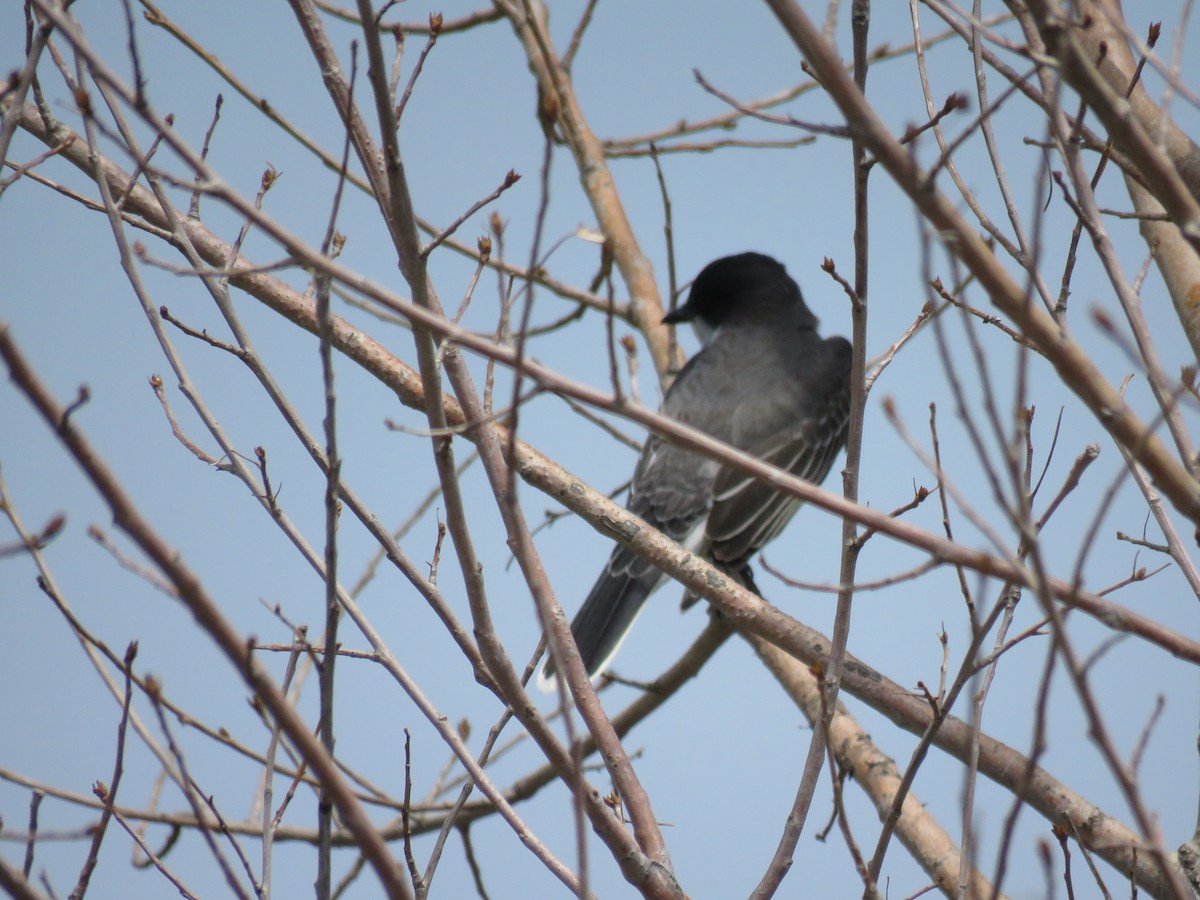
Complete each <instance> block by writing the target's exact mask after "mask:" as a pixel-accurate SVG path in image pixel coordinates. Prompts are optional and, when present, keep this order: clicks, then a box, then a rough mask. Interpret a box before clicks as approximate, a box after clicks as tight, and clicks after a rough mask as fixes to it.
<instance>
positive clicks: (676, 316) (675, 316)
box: [662, 303, 692, 325]
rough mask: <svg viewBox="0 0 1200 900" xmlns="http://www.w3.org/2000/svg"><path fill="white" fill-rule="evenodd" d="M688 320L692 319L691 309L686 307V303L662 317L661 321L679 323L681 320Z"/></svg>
mask: <svg viewBox="0 0 1200 900" xmlns="http://www.w3.org/2000/svg"><path fill="white" fill-rule="evenodd" d="M690 321H692V311H691V310H690V309H688V305H687V304H686V303H685V304H683V306H680V307H677V308H676V309H675V310H673V311H672V312H669V313H667V314H666V315H665V316H663V317H662V323H663V324H664V325H679V324H681V323H683V322H690Z"/></svg>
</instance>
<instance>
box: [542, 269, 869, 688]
mask: <svg viewBox="0 0 1200 900" xmlns="http://www.w3.org/2000/svg"><path fill="white" fill-rule="evenodd" d="M663 322H665V323H668V324H677V323H680V322H691V323H692V326H693V328H694V329H695V331H696V334H697V336H698V337H699V339H700V341H701V343H702V344H703V345H704V346H703V348H702V349H701V350H700V352H698V353H697V354H696V355H695V356H693V357H692V358H691V360H689V361H688V363H687V365H685V366H684V367H683V369H682V370H681V371H680V372H679V375H678V377H676V379H675V383H674V384H673V385H671V388H670V390H668V391H667V395H666V397H665V398H664V399H663V405H662V412H663V414H664V415H666V416H670V417H671V418H673V419H676V420H678V421H680V422H684V423H686V424H687V425H691V426H692V427H694V428H697V429H699V430H700V431H704V432H707V433H708V434H710V435H712V436H713V437H715V438H719V439H720V440H723V441H726V442H728V443H730V444H732V445H733V446H735V447H737V448H739V449H741V450H744V451H746V452H747V453H750V454H752V455H754V456H757V457H758V458H760V459H762V460H764V461H766V462H769V463H773V464H774V465H776V466H779V467H780V468H782V469H786V470H787V471H789V472H791V473H793V474H794V475H798V476H799V477H801V478H804V479H806V480H808V481H811V482H813V483H815V484H819V483H820V482H821V481H822V480H824V478H825V475H826V474H827V473H828V472H829V468H830V466H831V465H832V464H833V458H834V457H835V456H836V455H837V453H838V451H839V450H841V448H842V447H843V446H844V445H845V443H846V425H847V419H848V418H849V411H850V343H849V342H848V341H847V340H846V339H845V338H840V337H832V338H826V339H824V340H823V339H822V338H821V337H820V335H818V334H817V317H816V316H814V315H813V314H812V312H811V311H810V310H809V308H808V307H807V306H805V305H804V298H803V297H802V296H801V295H800V288H799V287H797V285H796V282H794V281H793V280H792V279H791V278H790V277H789V276H788V273H787V270H786V269H784V267H783V266H782V265H781V264H780V263H779V262H777V261H775V260H774V259H772V258H771V257H769V256H764V255H763V254H761V253H741V254H738V255H737V256H726V257H724V258H722V259H718V260H717V261H715V262H713V263H710V264H709V265H707V266H705V267H704V270H703V271H701V273H700V274H699V275H698V276H697V277H696V280H695V281H694V282H693V283H692V289H691V292H690V293H689V294H688V299H687V302H686V303H684V304H683V306H681V307H679V308H678V309H676V310H675V311H674V312H672V313H669V314H668V315H667V316H665V317H664V318H663ZM799 505H800V501H799V500H797V499H796V498H795V497H792V496H789V495H786V494H781V493H777V492H776V491H775V489H774V488H772V487H771V486H770V485H768V484H765V483H763V482H761V481H759V480H757V479H755V478H753V477H752V476H749V475H746V474H745V473H743V472H741V471H739V470H737V469H733V468H729V467H726V466H723V465H721V464H720V463H718V462H714V461H713V460H711V459H708V458H706V457H704V456H700V455H699V454H696V453H693V452H691V451H688V450H684V449H682V448H679V447H676V446H673V445H672V444H669V443H667V442H666V441H665V440H663V439H662V438H660V437H658V436H656V435H653V434H652V435H650V436H649V438H648V439H647V440H646V443H645V446H644V447H643V449H642V454H641V457H640V458H639V459H638V464H637V469H636V470H635V471H634V473H633V482H632V484H631V487H630V498H629V507H628V508H629V511H630V512H632V513H636V514H637V515H638V516H640V517H641V518H642V519H644V520H645V521H646V522H647V523H648V524H650V525H651V526H653V527H654V528H657V529H658V530H659V531H661V532H662V533H663V534H665V535H667V536H668V537H670V538H672V539H674V540H675V541H678V542H679V543H680V544H682V545H683V546H684V547H686V548H688V549H689V550H691V551H692V552H693V553H696V554H697V555H702V556H704V557H705V558H707V559H709V560H710V561H712V562H713V563H715V564H716V565H717V566H719V567H720V568H721V569H723V570H724V571H727V572H729V573H730V574H731V575H733V576H734V577H736V578H738V579H739V580H740V581H741V582H742V583H743V584H745V585H746V586H747V587H748V588H750V589H752V590H754V589H755V588H754V580H753V574H752V573H751V570H750V566H749V562H750V558H751V557H752V556H753V555H754V554H755V553H756V552H757V551H758V550H759V548H761V547H762V546H763V545H764V544H766V543H767V541H769V540H771V539H772V538H774V537H775V536H776V535H777V534H779V532H780V531H782V530H783V527H784V526H785V525H786V524H787V522H788V520H789V519H791V517H792V515H793V514H794V513H795V512H796V509H797V507H798V506H799ZM666 580H667V576H666V575H664V574H663V573H662V572H660V571H659V570H658V569H657V568H655V567H654V565H652V564H651V563H648V562H646V561H645V560H643V559H640V558H639V557H638V556H636V555H635V554H634V553H633V552H632V551H631V550H627V549H626V548H625V547H622V546H618V547H617V548H616V549H614V550H613V553H612V556H611V557H609V560H608V565H606V566H605V567H604V571H603V572H601V573H600V578H599V580H597V581H596V585H595V587H593V588H592V592H591V593H590V594H588V597H587V600H585V601H584V603H583V607H582V608H581V609H580V610H579V613H578V615H576V616H575V620H574V621H573V622H572V623H571V632H572V634H573V635H574V636H575V643H576V645H578V647H579V653H580V655H581V656H582V657H583V663H584V665H585V666H586V667H587V671H588V674H589V675H592V676H595V675H598V674H599V673H601V672H603V671H604V669H605V668H607V667H608V664H609V662H611V660H612V658H613V656H615V655H616V652H617V650H618V649H619V648H620V646H621V642H622V641H623V640H624V639H625V635H626V634H627V633H628V631H629V629H630V628H631V627H632V626H633V623H634V620H635V619H636V618H637V616H638V613H639V612H640V611H641V609H642V604H644V603H645V602H646V598H647V597H649V596H650V594H651V592H653V591H654V590H655V589H656V588H657V587H658V586H659V585H661V584H662V583H663V582H664V581H666ZM694 599H695V598H693V597H690V596H689V597H686V598H685V600H684V605H685V607H686V606H688V605H690V603H691V602H694ZM553 674H554V666H553V660H551V661H549V662H547V664H546V667H545V669H544V670H543V673H542V680H543V682H545V681H548V680H549V679H550V678H551V677H552V676H553Z"/></svg>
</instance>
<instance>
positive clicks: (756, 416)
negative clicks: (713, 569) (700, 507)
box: [706, 348, 850, 564]
mask: <svg viewBox="0 0 1200 900" xmlns="http://www.w3.org/2000/svg"><path fill="white" fill-rule="evenodd" d="M839 350H840V348H839ZM841 357H842V354H841V353H840V352H838V353H836V354H834V360H833V363H831V369H830V372H829V375H830V377H829V378H817V379H815V380H814V384H815V385H825V386H826V390H825V393H824V395H823V396H822V395H820V394H816V395H814V392H811V391H805V390H802V391H800V395H801V396H800V402H797V403H796V404H795V406H794V407H792V408H790V409H784V408H781V407H780V406H779V405H778V403H775V404H771V403H769V402H768V401H766V400H751V401H748V402H747V403H746V404H745V405H744V406H743V407H740V408H739V409H738V410H737V411H736V412H735V413H734V422H733V424H734V435H733V440H732V443H733V444H735V445H736V446H738V447H741V448H742V449H743V450H745V451H746V452H748V453H752V454H753V455H755V456H757V457H759V458H760V459H762V460H763V461H764V462H769V463H771V464H772V465H775V466H778V467H779V468H781V469H784V470H786V471H788V472H791V473H792V474H793V475H796V476H798V477H800V478H803V479H804V480H806V481H811V482H812V483H814V484H820V483H821V482H822V481H823V480H824V479H825V476H826V474H828V472H829V469H830V467H831V466H832V465H833V460H834V457H836V456H837V454H838V451H839V450H841V448H842V447H843V446H844V445H845V443H846V427H847V420H848V418H849V412H850V394H849V389H848V383H849V382H848V379H847V378H846V377H845V374H846V373H845V372H844V371H843V366H844V365H845V363H846V362H848V360H843V359H842V358H841ZM799 506H800V501H799V500H797V499H796V498H795V497H792V496H789V495H787V494H784V493H781V492H780V491H778V490H777V489H775V488H774V487H772V486H771V485H769V484H767V483H766V482H764V481H761V480H760V479H757V478H754V477H752V476H750V475H747V474H745V473H744V472H742V471H740V470H738V469H733V468H728V467H726V468H722V469H721V470H720V472H718V474H717V477H716V482H715V484H714V486H713V507H712V510H711V511H710V512H709V514H708V525H707V529H706V531H707V538H708V542H709V543H710V545H711V547H712V555H713V557H714V558H715V559H717V560H718V561H720V562H723V563H729V564H736V563H742V562H745V561H746V560H748V559H749V558H750V557H751V556H752V555H753V554H754V553H755V552H756V551H757V550H758V549H759V548H761V547H762V546H763V545H764V544H766V543H767V542H768V541H770V540H771V539H772V538H774V537H775V536H776V535H778V534H779V532H780V531H782V530H783V527H784V526H785V525H786V524H787V523H788V520H789V519H791V517H792V515H793V514H794V513H795V512H796V509H797V508H798V507H799Z"/></svg>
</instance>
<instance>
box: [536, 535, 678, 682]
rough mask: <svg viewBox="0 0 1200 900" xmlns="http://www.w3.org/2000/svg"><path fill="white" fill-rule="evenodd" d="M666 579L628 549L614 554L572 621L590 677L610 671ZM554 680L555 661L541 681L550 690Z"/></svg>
mask: <svg viewBox="0 0 1200 900" xmlns="http://www.w3.org/2000/svg"><path fill="white" fill-rule="evenodd" d="M663 577H664V576H663V574H662V573H661V572H659V571H658V570H657V569H655V568H654V567H653V566H651V565H650V564H649V563H646V562H644V561H642V560H640V559H638V558H637V557H636V556H634V555H633V554H632V553H630V552H629V551H628V550H626V549H625V548H623V547H618V548H617V549H616V551H614V553H613V555H612V558H611V559H609V561H608V565H607V566H605V567H604V572H603V573H601V575H600V577H599V579H597V581H596V584H595V585H594V586H593V587H592V591H591V593H590V594H588V596H587V599H586V600H585V601H584V602H583V606H582V607H581V608H580V610H579V612H578V613H576V615H575V619H574V620H573V621H572V622H571V634H572V635H573V636H574V638H575V645H576V646H577V647H578V648H579V655H580V656H581V657H583V665H584V667H585V668H586V669H587V673H588V675H589V676H590V677H595V676H596V675H599V674H600V673H601V672H603V671H604V670H605V669H606V668H608V664H609V663H610V662H611V661H612V658H613V657H614V656H616V654H617V650H619V649H620V647H621V643H622V642H623V641H624V640H625V635H627V634H628V633H629V629H630V628H632V627H633V623H634V622H635V621H636V620H637V617H638V613H640V612H641V611H642V606H643V605H644V604H645V602H646V598H647V597H649V596H650V593H651V591H653V590H654V589H655V588H656V587H657V586H658V582H659V581H660V580H662V579H663ZM554 677H555V671H554V660H553V659H550V660H549V661H547V663H546V665H545V666H544V667H543V669H542V672H541V675H540V676H539V677H538V682H539V684H540V685H541V686H542V687H543V689H546V690H548V689H550V687H551V686H552V685H553V679H554Z"/></svg>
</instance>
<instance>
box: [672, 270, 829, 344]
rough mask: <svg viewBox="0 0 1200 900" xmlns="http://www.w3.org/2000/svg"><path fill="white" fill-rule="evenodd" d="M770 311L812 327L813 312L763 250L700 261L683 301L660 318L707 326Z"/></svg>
mask: <svg viewBox="0 0 1200 900" xmlns="http://www.w3.org/2000/svg"><path fill="white" fill-rule="evenodd" d="M763 314H769V315H771V316H773V317H775V316H782V317H784V318H785V320H786V319H788V318H791V319H793V321H794V322H795V325H796V327H797V328H816V327H817V317H816V316H814V315H813V314H812V312H811V311H810V310H809V308H808V307H807V306H805V305H804V298H803V297H802V296H801V295H800V288H799V287H798V286H797V285H796V282H794V281H793V280H792V279H791V276H789V275H788V273H787V269H785V268H784V267H783V264H782V263H780V262H778V261H777V260H774V259H772V258H771V257H769V256H765V255H764V254H762V253H739V254H737V255H736V256H724V257H722V258H721V259H718V260H716V261H714V262H711V263H709V264H708V265H707V266H705V267H704V268H703V269H702V270H701V271H700V274H699V275H697V276H696V280H695V281H693V282H692V289H691V291H690V292H689V293H688V298H687V302H686V303H684V304H683V305H682V306H680V307H679V308H678V309H676V310H675V311H674V312H673V313H668V314H667V315H666V316H665V317H664V318H663V322H664V323H666V324H668V325H670V324H677V323H679V322H691V321H693V320H697V319H698V320H700V321H701V322H702V323H703V324H704V325H706V326H707V327H708V328H710V329H716V328H718V327H719V326H721V325H723V324H725V323H726V322H729V321H731V320H735V319H739V318H742V317H747V316H754V315H763Z"/></svg>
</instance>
